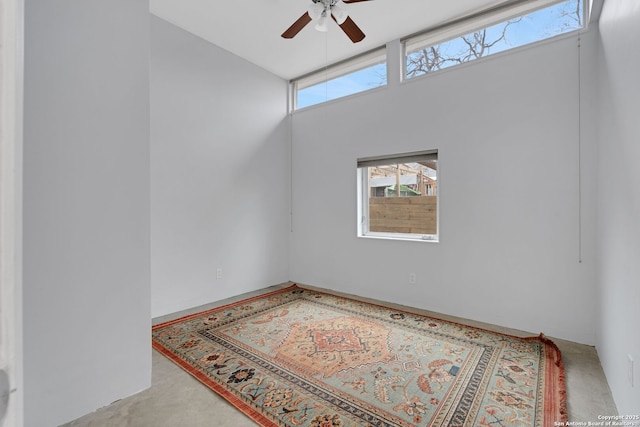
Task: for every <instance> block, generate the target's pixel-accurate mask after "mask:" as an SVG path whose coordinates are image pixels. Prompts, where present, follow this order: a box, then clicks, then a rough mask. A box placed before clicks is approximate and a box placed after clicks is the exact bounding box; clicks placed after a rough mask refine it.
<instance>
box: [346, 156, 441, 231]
mask: <svg viewBox="0 0 640 427" xmlns="http://www.w3.org/2000/svg"><path fill="white" fill-rule="evenodd" d="M434 156H435V160H436V162H438V169H437V170H436V174H437V175H436V182H437V190H436V195H435V197H436V233H435V234H423V233H393V232H381V231H370V229H369V219H370V215H369V198H370V187H369V168H370V167H373V166H375V165H378V166H383V165H393V164H399V163H412V162H414V161H415V160H420V159H424V158H432V157H434ZM432 160H433V159H432ZM356 166H357V195H356V197H357V200H358V208H357V237H361V238H366V239H386V240H406V241H415V242H432V243H437V242H439V241H440V160H439V155H438V149H431V150H425V151H417V152H410V153H400V154H393V155H385V156H375V157H364V158H359V159H357V161H356Z"/></svg>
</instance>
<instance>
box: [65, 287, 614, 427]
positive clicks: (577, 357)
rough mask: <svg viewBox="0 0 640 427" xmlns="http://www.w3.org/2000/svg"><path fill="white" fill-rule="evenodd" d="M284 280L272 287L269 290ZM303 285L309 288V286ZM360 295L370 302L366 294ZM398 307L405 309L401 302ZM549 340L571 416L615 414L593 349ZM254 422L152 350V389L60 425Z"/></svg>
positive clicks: (169, 426) (228, 426) (225, 426)
mask: <svg viewBox="0 0 640 427" xmlns="http://www.w3.org/2000/svg"><path fill="white" fill-rule="evenodd" d="M288 285H289V284H282V285H278V286H274V287H271V288H269V290H272V289H275V288H278V287H283V286H288ZM308 287H309V288H312V289H313V287H312V286H308ZM262 292H265V290H263V291H260V292H252V293H250V294H245V295H241V296H238V297H234V298H230V299H228V300H224V301H219V302H217V303H213V304H208V305H205V306H201V307H197V308H194V309H191V310H187V311H184V312H181V313H176V314H174V315H170V316H165V317H162V318H159V319H154V324H157V323H161V322H164V321H167V320H171V319H173V318H177V317H181V316H184V315H187V314H191V313H194V312H198V311H202V310H205V309H208V308H212V307H215V306H219V305H224V304H229V303H231V302H235V301H238V300H241V299H244V298H247V297H249V296H253V295H256V294H259V293H262ZM347 296H351V295H347ZM351 297H353V296H351ZM360 299H363V300H368V301H373V300H369V299H367V298H360ZM397 307H398V308H404V309H407V307H403V306H397ZM410 310H411V311H415V312H419V313H423V314H426V315H431V316H434V317H438V318H441V319H445V320H452V321H456V322H460V323H464V324H468V325H471V326H477V327H482V328H485V329H490V330H494V331H496V332H502V333H508V334H511V335H516V336H531V335H534V334H531V333H526V332H522V331H517V330H513V329H507V328H502V327H496V326H492V325H487V324H485V323H480V322H473V321H469V320H466V319H460V318H456V317H452V316H446V315H442V314H437V313H431V312H427V311H424V310H416V309H410ZM552 339H553V338H552ZM553 341H554V342H555V343H556V345H557V346H558V347H559V348H560V350H561V352H562V358H563V362H564V366H565V370H566V381H567V406H568V411H569V419H570V421H585V422H588V421H597V420H598V415H616V414H617V410H616V407H615V404H614V402H613V398H612V396H611V391H610V389H609V386H608V384H607V381H606V378H605V376H604V372H603V371H602V367H601V365H600V360H599V359H598V354H597V352H596V350H595V348H594V347H590V346H586V345H582V344H576V343H572V342H568V341H564V340H559V339H553ZM255 425H256V424H255V423H254V422H253V421H251V420H250V419H249V418H247V417H246V416H245V415H244V414H242V413H241V412H239V411H238V410H236V409H235V408H234V407H232V406H231V405H230V404H229V403H227V401H226V400H224V399H223V398H221V397H219V396H218V395H217V394H215V393H214V392H213V391H211V390H210V389H208V388H207V387H205V386H204V385H202V384H201V383H200V382H199V381H197V380H196V379H194V378H193V377H191V376H190V375H189V374H187V373H186V372H185V371H183V370H182V369H181V368H179V367H178V366H177V365H175V364H174V363H173V362H171V361H169V360H168V359H166V358H165V357H164V356H162V355H161V354H159V353H157V352H156V351H154V352H153V377H152V386H151V388H149V389H147V390H145V391H143V392H141V393H138V394H136V395H134V396H131V397H128V398H126V399H123V400H120V401H118V402H115V403H113V404H111V405H109V406H107V407H105V408H102V409H100V410H98V411H96V412H94V413H92V414H88V415H86V416H84V417H82V418H79V419H77V420H75V421H72V422H70V423H68V424H65V425H64V426H63V427H147V426H149V427H176V426H185V427H205V426H206V427H210V426H220V427H245V426H247V427H249V426H255Z"/></svg>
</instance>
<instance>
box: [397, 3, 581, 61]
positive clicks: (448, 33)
mask: <svg viewBox="0 0 640 427" xmlns="http://www.w3.org/2000/svg"><path fill="white" fill-rule="evenodd" d="M563 1H564V0H534V1H532V0H512V1H509V2H506V3H503V4H501V5H498V6H496V7H493V8H490V9H486V10H482V11H480V12H476V13H474V14H471V15H467V16H465V17H462V18H459V19H456V20H453V21H449V22H446V23H444V24H442V25H438V26H437V27H435V28H431V29H428V30H426V31H421V32H419V33H416V34H413V35H410V36H408V37H405V38H403V39H401V42H402V44H403V45H404V47H405V53H406V52H407V51H410V50H413V48H415V47H416V46H425V45H427V46H433V45H437V44H439V43H444V42H446V41H449V40H452V39H455V38H457V37H461V36H464V35H466V34H469V33H472V32H474V31H478V30H481V29H483V28H488V27H491V26H493V25H496V24H499V23H501V22H505V21H508V20H509V19H513V18H517V17H518V16H523V15H528V14H530V13H533V12H535V11H537V10H540V9H544V8H546V7H550V6H553V5H555V4H558V3H562V2H563ZM580 1H582V2H583V11H584V10H586V9H585V8H584V6H585V5H584V1H585V0H580ZM585 15H586V13H583V23H582V24H583V27H584V20H585V18H584V17H585ZM403 56H406V55H403Z"/></svg>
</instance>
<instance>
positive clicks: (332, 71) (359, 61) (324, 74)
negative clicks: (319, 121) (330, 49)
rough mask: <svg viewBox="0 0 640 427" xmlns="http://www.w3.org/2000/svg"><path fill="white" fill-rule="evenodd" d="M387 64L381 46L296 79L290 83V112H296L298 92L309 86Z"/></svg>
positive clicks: (383, 48) (385, 54)
mask: <svg viewBox="0 0 640 427" xmlns="http://www.w3.org/2000/svg"><path fill="white" fill-rule="evenodd" d="M386 63H387V48H386V46H381V47H378V48H376V49H373V50H370V51H368V52H365V53H363V54H360V55H357V56H354V57H351V58H348V59H345V60H343V61H340V62H337V63H335V64H333V65H329V66H327V67H325V68H322V69H320V70H316V71H313V72H311V73H308V74H305V75H303V76H300V77H297V78H295V79H292V80H291V81H290V84H289V87H290V89H291V100H290V102H291V105H292V107H293V108H292V111H295V110H298V105H297V104H298V91H300V90H304V89H306V88H309V87H311V86H315V85H317V84H320V83H325V82H329V81H331V80H333V79H337V78H339V77H343V76H346V75H349V74H351V73H355V72H357V71H360V70H364V69H366V68H369V67H373V66H375V65H378V64H386ZM387 84H388V83H387V82H385V83H384V84H382V85H380V86H377V87H373V88H371V89H368V90H364V91H360V92H355V93H352V94H349V95H345V96H341V97H339V98H335V99H330V100H326V101H323V102H319V103H317V104H313V105H309V106H307V107H304V108H308V107H312V106H314V105H318V104H325V103H326V102H330V101H335V100H336V99H342V98H345V97H348V96H352V95H356V94H358V93H362V92H368V91H369V90H375V89H378V88H380V87H383V86H386V85H387Z"/></svg>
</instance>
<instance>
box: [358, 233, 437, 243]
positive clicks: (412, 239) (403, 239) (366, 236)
mask: <svg viewBox="0 0 640 427" xmlns="http://www.w3.org/2000/svg"><path fill="white" fill-rule="evenodd" d="M357 237H358V238H360V239H372V240H396V241H401V242H420V243H439V242H440V239H439V238H434V239H423V238H421V237H408V236H398V237H395V236H384V235H375V234H359V235H358V236H357Z"/></svg>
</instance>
